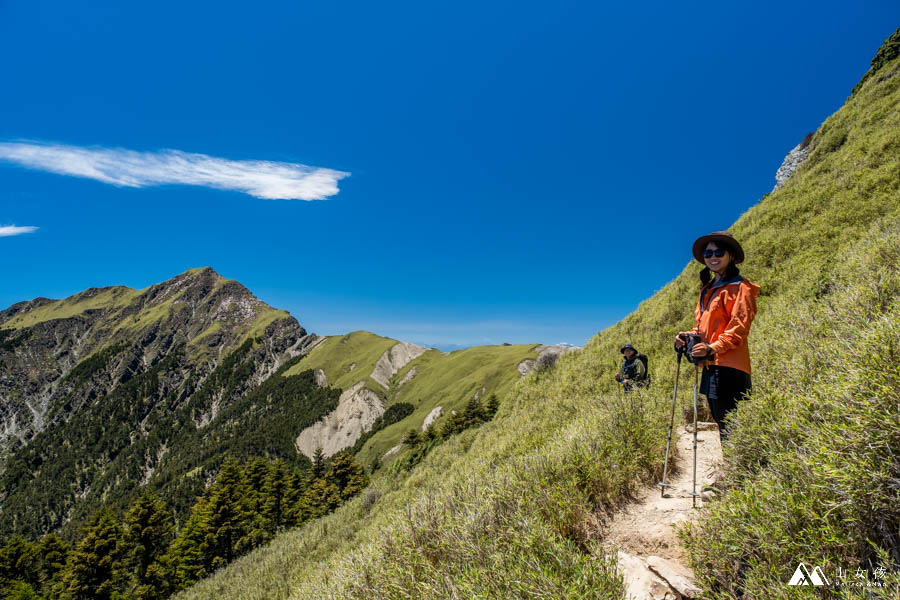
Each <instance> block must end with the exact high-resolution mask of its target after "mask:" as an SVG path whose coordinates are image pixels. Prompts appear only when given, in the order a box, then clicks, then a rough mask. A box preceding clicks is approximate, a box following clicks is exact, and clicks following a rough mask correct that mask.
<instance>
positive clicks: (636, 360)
mask: <svg viewBox="0 0 900 600" xmlns="http://www.w3.org/2000/svg"><path fill="white" fill-rule="evenodd" d="M620 352H621V353H622V354H624V355H625V360H624V362H623V363H622V368H621V369H619V372H618V373H616V381H618V382H619V383H621V384H622V385H623V386H624V387H625V391H626V392H630V391H631V390H632V388H633V387H634V386H637V387H646V386H647V385H649V384H650V377H649V375H648V373H647V355H646V354H641V353H640V352H638V351H637V350H636V349H635V347H634V346H632V345H631V344H625V345H624V346H622V349H621V350H620Z"/></svg>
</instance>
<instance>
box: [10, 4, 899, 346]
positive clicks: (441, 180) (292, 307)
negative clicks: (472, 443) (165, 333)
mask: <svg viewBox="0 0 900 600" xmlns="http://www.w3.org/2000/svg"><path fill="white" fill-rule="evenodd" d="M725 4H726V5H727V4H728V3H725ZM726 5H723V3H707V4H699V3H698V4H696V5H695V6H694V7H692V8H690V9H685V8H684V6H683V5H678V4H673V3H670V2H645V3H615V4H612V3H610V4H608V5H607V4H605V3H598V2H566V1H558V2H553V3H542V4H538V3H528V2H521V1H520V2H490V3H484V2H478V3H475V2H464V1H454V2H408V3H406V2H391V3H372V2H365V3H362V2H361V3H352V2H343V3H340V2H327V3H326V2H320V3H316V4H313V3H295V2H284V3H281V2H266V1H257V2H253V3H229V2H221V1H220V2H215V3H212V2H208V3H207V2H192V3H184V2H177V3H176V2H165V1H161V2H156V3H153V4H152V6H150V7H149V8H148V7H146V6H139V5H137V4H136V3H122V2H116V3H113V2H90V3H74V4H73V3H69V2H27V3H24V2H20V3H13V2H3V3H0V51H2V53H3V55H4V56H6V57H7V60H4V61H2V62H0V86H2V92H3V93H2V94H0V115H2V118H0V226H11V225H15V226H18V227H37V228H38V229H37V230H35V231H32V232H30V233H25V232H22V233H20V234H18V235H7V236H2V237H0V267H2V270H3V279H2V281H3V284H2V286H0V306H4V307H5V306H8V305H10V304H12V303H14V302H17V301H20V300H24V299H31V298H34V297H36V296H47V297H51V298H60V297H65V296H68V295H70V294H73V293H76V292H78V291H80V290H82V289H84V288H87V287H92V286H105V285H114V284H124V285H128V286H131V287H135V288H143V287H146V286H148V285H150V284H152V283H155V282H158V281H162V280H165V279H168V278H170V277H172V276H174V275H176V274H178V273H181V272H183V271H185V270H187V269H188V268H191V267H197V266H207V265H209V266H212V267H213V268H215V269H216V270H217V271H218V272H219V273H221V274H222V275H224V276H226V277H229V278H233V279H237V280H239V281H241V282H242V283H244V284H245V285H247V286H248V287H249V288H250V289H251V290H252V291H253V292H254V293H256V294H257V295H258V296H259V297H260V298H261V299H263V300H265V301H266V302H268V303H269V304H271V305H273V306H276V307H279V308H285V309H287V310H289V311H290V312H291V313H292V314H293V315H295V316H296V317H297V318H298V319H299V320H300V322H301V323H302V324H303V325H304V326H305V327H306V328H307V329H308V330H310V331H314V332H317V333H322V334H337V333H343V332H347V331H352V330H356V329H368V330H371V331H375V332H377V333H380V334H384V335H389V336H392V337H396V338H400V339H405V340H412V341H417V342H420V343H427V344H435V345H439V346H443V347H451V346H453V345H470V344H482V343H501V342H513V343H525V342H545V343H557V342H569V343H575V344H582V343H584V342H585V341H586V340H587V339H588V338H589V337H590V336H591V335H593V334H594V333H596V332H597V331H598V330H599V329H602V328H604V327H606V326H608V325H610V324H611V323H614V322H615V321H617V320H619V319H620V318H622V317H623V316H625V315H626V314H628V313H629V312H631V311H632V310H633V309H634V308H635V307H636V306H637V304H638V303H639V302H640V301H641V300H642V299H644V298H646V297H647V296H649V295H650V294H652V293H653V292H654V291H655V290H657V289H659V288H660V287H662V286H663V285H664V284H665V283H666V282H668V281H670V280H671V279H672V278H673V277H674V276H675V275H677V273H678V272H680V270H681V269H682V268H683V267H684V265H685V264H686V263H687V262H688V261H689V260H690V254H689V247H690V242H691V241H692V240H693V239H694V238H695V237H697V236H698V235H700V234H702V233H707V232H708V231H711V230H718V229H723V228H726V227H727V226H728V225H729V224H731V223H732V222H734V220H735V219H736V218H737V217H738V216H739V215H740V214H741V213H742V212H743V211H744V210H746V209H747V208H748V207H749V206H751V205H752V204H753V203H755V202H756V201H757V200H758V199H759V198H760V197H761V196H762V195H763V194H764V193H766V192H768V191H769V190H770V189H771V187H772V185H773V184H774V174H775V170H776V169H777V167H778V166H779V164H780V163H781V160H782V158H783V157H784V155H785V153H786V152H787V151H788V150H790V149H791V148H792V147H793V146H795V145H796V144H797V143H799V141H800V140H801V139H802V137H803V136H804V134H806V133H807V132H809V131H812V130H814V129H816V127H817V126H818V125H819V124H820V123H821V122H822V121H823V120H824V119H825V118H826V117H827V116H828V115H830V114H831V113H832V112H834V111H835V110H836V109H837V108H839V107H840V105H841V103H842V102H843V101H844V99H845V98H846V97H847V95H848V94H849V92H850V89H851V88H852V87H853V85H854V84H855V83H856V82H857V81H858V80H859V78H860V77H861V76H862V74H863V73H864V72H865V71H866V69H867V68H868V65H869V61H870V60H871V58H872V56H873V55H874V53H875V51H876V50H877V48H878V46H879V45H880V44H881V42H882V40H883V39H884V38H886V37H887V36H888V35H890V34H891V33H892V32H893V31H894V30H895V29H896V28H897V26H898V25H900V4H898V3H897V2H895V1H883V2H874V1H866V2H851V3H848V2H795V3H787V2H778V3H775V2H756V3H751V4H746V5H740V6H726ZM119 150H125V151H130V152H120V151H119ZM164 151H174V152H164ZM23 153H28V156H29V158H27V159H25V158H22V157H23ZM35 157H37V158H35ZM218 159H222V160H218ZM29 161H30V162H29ZM36 161H37V162H36ZM248 161H255V162H248ZM260 161H263V162H260ZM98 165H100V166H99V167H98ZM185 165H186V166H185ZM298 165H302V166H298ZM29 167H30V168H29ZM307 167H311V168H307ZM317 169H318V170H317ZM50 171H55V172H50ZM60 171H62V172H65V173H76V174H78V173H80V174H82V175H83V174H85V173H86V172H89V173H92V174H93V178H89V177H77V176H72V175H66V174H59V173H60ZM182 171H183V172H182ZM198 173H201V174H202V176H201V175H198ZM348 174H349V175H348ZM135 186H139V187H135ZM222 188H225V189H222ZM283 197H293V198H301V197H307V198H312V197H321V198H324V199H319V200H315V199H313V200H304V199H274V198H283ZM0 231H3V230H2V229H0ZM7 231H8V232H11V231H10V230H7ZM686 310H689V309H688V308H687V307H686Z"/></svg>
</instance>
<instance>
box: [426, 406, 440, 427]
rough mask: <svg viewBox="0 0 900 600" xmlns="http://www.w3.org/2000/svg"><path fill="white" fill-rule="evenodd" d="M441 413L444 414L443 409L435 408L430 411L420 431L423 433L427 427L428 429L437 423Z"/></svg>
mask: <svg viewBox="0 0 900 600" xmlns="http://www.w3.org/2000/svg"><path fill="white" fill-rule="evenodd" d="M443 413H444V409H443V407H440V406H435V407H434V408H433V409H432V410H431V412H430V413H428V416H426V417H425V421H424V422H423V423H422V431H425V430H426V429H428V427H430V426H431V424H432V423H434V422H435V421H437V420H438V419H439V418H440V417H441V415H442V414H443Z"/></svg>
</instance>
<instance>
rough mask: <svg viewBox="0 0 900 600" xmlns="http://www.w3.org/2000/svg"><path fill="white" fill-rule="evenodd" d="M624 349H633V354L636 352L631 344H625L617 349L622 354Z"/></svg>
mask: <svg viewBox="0 0 900 600" xmlns="http://www.w3.org/2000/svg"><path fill="white" fill-rule="evenodd" d="M626 350H634V352H635V354H637V349H636V348H635V347H634V346H632V345H631V344H625V345H624V346H622V348H621V349H620V350H619V352H621V353H622V354H625V351H626Z"/></svg>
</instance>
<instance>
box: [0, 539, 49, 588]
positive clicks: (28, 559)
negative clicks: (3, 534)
mask: <svg viewBox="0 0 900 600" xmlns="http://www.w3.org/2000/svg"><path fill="white" fill-rule="evenodd" d="M40 566H41V565H40V554H39V552H38V547H37V545H36V544H33V543H31V542H29V541H28V540H26V539H25V538H24V537H22V536H21V535H14V536H12V537H11V538H10V539H9V541H7V542H6V545H5V546H3V548H0V590H5V589H8V588H11V587H12V585H13V583H14V582H16V581H19V582H21V583H26V584H28V585H29V586H32V587H34V586H37V585H38V577H39V573H40ZM19 587H22V586H19ZM23 589H24V588H23Z"/></svg>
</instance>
